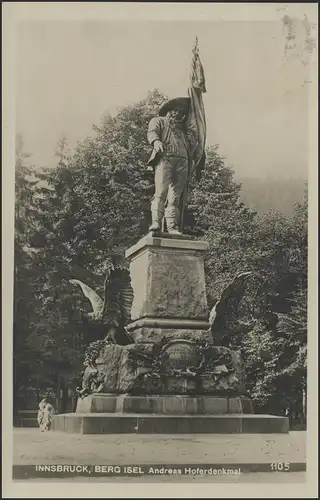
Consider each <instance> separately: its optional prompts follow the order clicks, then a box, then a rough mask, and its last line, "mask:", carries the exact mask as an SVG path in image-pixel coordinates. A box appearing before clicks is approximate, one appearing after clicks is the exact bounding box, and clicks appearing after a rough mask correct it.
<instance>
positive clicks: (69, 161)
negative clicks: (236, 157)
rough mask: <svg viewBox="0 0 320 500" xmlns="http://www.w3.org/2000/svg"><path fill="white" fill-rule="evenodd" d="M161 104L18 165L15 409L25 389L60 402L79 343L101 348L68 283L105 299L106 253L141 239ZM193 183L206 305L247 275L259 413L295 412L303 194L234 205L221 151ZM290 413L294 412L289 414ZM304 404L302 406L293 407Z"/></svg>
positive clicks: (190, 220) (302, 376) (240, 339)
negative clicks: (256, 208) (286, 209)
mask: <svg viewBox="0 0 320 500" xmlns="http://www.w3.org/2000/svg"><path fill="white" fill-rule="evenodd" d="M163 99H164V96H163V95H161V94H160V93H159V92H157V91H153V92H152V93H150V94H149V95H148V96H147V98H146V99H145V100H143V101H141V102H139V103H137V104H135V105H133V106H128V107H125V108H123V109H120V110H119V112H118V113H117V114H116V116H113V117H112V116H109V115H106V116H104V117H103V119H102V120H101V123H100V125H99V126H95V127H94V134H93V136H92V137H88V138H87V139H86V140H85V141H83V142H82V143H80V144H79V145H78V147H77V148H76V150H75V151H73V152H72V153H70V152H69V151H68V146H67V141H66V138H62V139H61V140H60V141H59V144H58V147H57V151H56V153H57V157H58V161H57V166H56V168H53V169H47V170H44V169H42V170H40V169H39V168H38V169H35V168H33V167H31V166H30V164H29V159H28V157H26V155H24V154H23V152H22V151H21V148H20V151H18V152H17V161H16V232H15V321H14V380H15V402H16V404H18V400H19V396H20V395H21V394H22V395H23V394H25V393H26V391H27V390H28V389H30V388H35V389H36V391H38V392H39V393H41V391H43V390H47V389H48V387H51V388H52V390H53V391H55V392H56V394H57V395H58V396H59V397H60V396H61V395H62V394H64V395H65V396H66V394H67V391H68V388H69V389H70V388H71V389H75V387H76V385H77V382H78V380H77V377H78V376H79V374H80V372H81V369H82V368H81V364H82V362H83V356H84V347H85V345H87V344H88V343H89V342H90V341H92V340H99V332H96V331H93V330H92V329H90V328H88V325H86V324H85V323H84V322H83V321H82V320H81V318H80V315H79V311H80V309H81V308H84V307H87V305H88V304H87V303H86V301H85V300H83V298H82V294H81V292H80V290H79V291H77V290H75V289H74V288H73V287H72V285H70V283H69V281H68V280H69V279H70V278H77V279H80V280H82V281H84V282H85V283H87V284H88V285H89V286H92V287H93V288H95V289H96V290H97V291H98V292H100V293H102V285H103V276H102V269H103V264H104V262H105V259H106V257H107V256H108V255H110V254H111V253H117V254H119V255H122V256H123V255H124V250H125V249H126V248H128V247H129V246H131V245H132V244H134V243H135V242H136V241H137V240H138V239H139V237H141V236H142V235H143V234H145V233H146V232H147V228H148V225H149V223H150V214H149V207H150V199H151V196H152V194H153V182H152V178H151V179H150V178H148V176H147V175H146V161H147V158H148V155H149V154H150V147H149V145H148V143H147V141H146V130H147V125H148V122H149V120H150V119H151V117H152V116H154V115H155V114H156V111H157V109H158V106H159V104H160V103H161V102H162V101H163ZM206 156H207V159H206V164H205V167H204V170H203V172H202V176H201V179H200V180H199V181H196V179H194V182H193V183H192V186H191V191H190V198H189V208H188V212H187V214H186V219H185V220H186V228H187V231H189V232H190V233H192V234H194V235H195V236H196V237H201V238H204V239H206V240H207V241H208V242H209V245H210V247H209V251H208V255H207V259H206V279H207V289H208V303H209V307H211V306H212V305H213V303H214V301H215V300H216V299H217V298H218V297H219V294H220V293H221V291H222V290H223V288H224V287H225V286H226V284H227V283H228V282H229V281H230V280H231V279H232V278H233V277H234V276H235V274H236V273H237V272H240V271H244V270H252V271H254V276H253V278H252V280H251V283H250V285H249V287H248V292H247V294H246V297H245V300H244V301H243V305H242V308H241V317H242V326H243V328H242V329H241V331H240V332H235V335H237V339H236V343H237V344H238V345H239V348H241V349H242V352H243V356H244V358H245V362H246V369H247V387H248V390H249V392H250V394H251V396H252V397H253V399H254V402H255V404H256V408H257V409H258V410H259V409H260V410H261V411H270V412H272V413H277V414H280V413H283V412H284V411H286V410H288V409H292V408H294V411H299V412H300V413H301V411H302V410H303V408H302V405H303V401H304V394H305V387H306V343H307V295H306V293H307V196H306V197H305V199H304V202H303V203H300V204H297V206H296V207H295V208H294V210H293V214H292V215H290V216H285V215H283V214H282V213H280V212H276V211H271V212H269V213H266V214H263V215H258V214H257V213H255V212H253V211H252V210H251V209H249V208H248V207H247V206H245V205H244V203H242V202H241V201H240V197H239V193H240V190H241V186H240V185H239V184H237V183H236V182H235V180H234V172H233V171H232V170H231V169H230V168H229V167H228V166H227V165H226V163H225V159H224V158H223V157H222V156H221V155H220V154H219V151H218V148H217V147H213V146H209V147H208V149H207V153H206ZM296 408H298V410H296ZM301 408H302V410H301Z"/></svg>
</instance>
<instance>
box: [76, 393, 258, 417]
mask: <svg viewBox="0 0 320 500" xmlns="http://www.w3.org/2000/svg"><path fill="white" fill-rule="evenodd" d="M115 412H119V413H137V414H139V413H148V414H149V413H153V414H156V415H158V414H163V415H206V414H209V415H224V414H227V413H253V405H252V401H251V399H250V398H249V397H246V396H229V397H220V396H210V395H203V396H191V395H190V396H183V395H165V396H160V395H144V396H131V395H127V394H120V395H119V394H118V395H117V394H99V393H96V394H91V395H89V396H87V397H85V398H83V399H79V400H78V403H77V413H115Z"/></svg>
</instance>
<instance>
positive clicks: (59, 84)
mask: <svg viewBox="0 0 320 500" xmlns="http://www.w3.org/2000/svg"><path fill="white" fill-rule="evenodd" d="M298 28H299V27H298ZM300 28H301V26H300ZM298 31H299V29H296V32H298ZM299 33H300V35H301V33H302V31H301V29H300V32H299ZM195 36H198V38H199V49H200V57H201V60H202V63H203V66H204V71H205V77H206V86H207V93H206V94H204V104H205V110H206V118H207V144H208V145H213V144H218V145H219V150H220V153H221V154H222V155H223V156H224V157H225V158H226V162H227V163H228V164H229V165H230V166H232V168H233V169H234V170H235V172H236V175H237V176H239V177H259V178H264V177H278V176H280V177H302V178H306V177H307V171H308V84H307V83H304V82H305V81H308V66H307V65H304V64H303V63H302V61H301V58H299V57H294V53H293V51H292V50H291V52H289V51H288V52H287V55H286V56H285V53H284V47H285V31H284V27H283V24H282V23H281V21H278V22H277V21H257V22H252V21H249V22H247V21H242V22H239V21H233V22H232V21H230V22H229V21H228V22H227V21H225V22H222V21H221V22H219V21H208V22H206V21H200V22H199V21H195V22H190V21H181V22H176V21H169V22H167V21H135V22H128V21H109V22H108V21H105V20H103V21H94V20H87V21H83V20H82V21H81V20H78V21H67V20H66V21H24V22H21V23H20V25H19V29H18V37H17V45H16V51H17V52H16V55H17V57H16V92H15V95H16V132H17V133H19V134H21V135H22V137H23V141H24V147H25V150H26V151H27V152H29V153H31V154H32V157H31V158H32V161H33V162H34V163H35V164H36V165H37V166H54V165H55V164H56V162H57V159H56V157H55V156H54V151H55V147H56V144H57V141H58V140H59V138H60V137H61V136H62V135H63V134H64V135H65V136H66V137H67V139H68V142H69V146H70V147H71V148H73V147H75V146H76V144H77V141H81V140H83V139H84V138H85V137H86V136H88V135H91V134H93V131H92V125H93V124H99V121H100V119H101V117H102V115H103V114H104V113H105V112H110V113H112V114H113V113H115V112H116V111H117V109H118V108H119V107H121V106H124V105H128V104H134V103H135V102H137V101H139V100H140V99H143V98H145V97H146V95H147V93H148V91H149V90H152V89H155V88H157V89H159V90H160V91H161V92H163V93H164V94H166V95H168V96H169V97H175V96H184V95H187V88H188V85H189V69H190V61H191V50H192V46H193V42H194V39H195ZM302 38H303V37H302ZM302 38H301V36H300V40H302ZM301 43H302V42H301ZM301 47H302V45H301ZM295 50H296V51H298V50H299V44H298V45H297V47H296V49H295Z"/></svg>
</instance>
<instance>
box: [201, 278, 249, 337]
mask: <svg viewBox="0 0 320 500" xmlns="http://www.w3.org/2000/svg"><path fill="white" fill-rule="evenodd" d="M252 274H253V273H252V271H246V272H243V273H240V274H238V275H237V276H236V277H235V278H234V280H233V281H232V282H231V283H230V284H229V285H228V286H227V287H226V288H225V289H224V291H223V292H222V295H221V297H220V299H219V300H218V301H217V302H216V303H215V304H214V306H213V308H212V309H211V312H210V315H209V324H210V328H211V331H212V333H214V332H215V330H216V329H221V328H222V327H223V326H224V325H226V324H227V323H229V324H230V323H232V322H233V321H235V320H236V319H237V311H238V307H239V303H240V301H241V299H242V298H243V295H244V292H245V287H246V283H247V280H248V278H249V277H250V276H252Z"/></svg>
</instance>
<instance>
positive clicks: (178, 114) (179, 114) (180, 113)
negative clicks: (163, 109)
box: [167, 108, 186, 123]
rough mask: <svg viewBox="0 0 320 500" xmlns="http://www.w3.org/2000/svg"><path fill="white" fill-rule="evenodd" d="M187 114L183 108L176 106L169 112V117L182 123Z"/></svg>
mask: <svg viewBox="0 0 320 500" xmlns="http://www.w3.org/2000/svg"><path fill="white" fill-rule="evenodd" d="M185 116H186V115H185V112H184V110H183V109H182V108H174V109H171V110H170V111H168V113H167V117H168V118H169V119H171V120H173V121H174V122H176V123H182V122H183V120H184V119H185Z"/></svg>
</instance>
